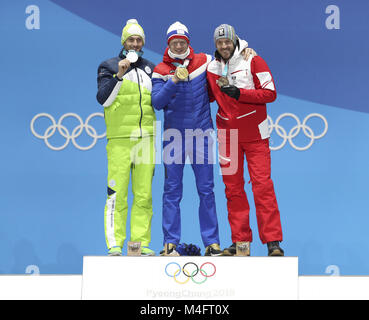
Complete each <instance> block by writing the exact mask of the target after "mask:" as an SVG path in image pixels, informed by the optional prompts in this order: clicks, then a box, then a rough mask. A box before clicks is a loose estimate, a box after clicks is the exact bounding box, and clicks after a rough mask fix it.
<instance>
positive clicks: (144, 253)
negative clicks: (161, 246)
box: [141, 247, 155, 257]
mask: <svg viewBox="0 0 369 320" xmlns="http://www.w3.org/2000/svg"><path fill="white" fill-rule="evenodd" d="M141 256H143V257H149V256H155V252H154V251H153V250H151V249H149V248H148V247H141Z"/></svg>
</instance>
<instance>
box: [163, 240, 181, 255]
mask: <svg viewBox="0 0 369 320" xmlns="http://www.w3.org/2000/svg"><path fill="white" fill-rule="evenodd" d="M176 247H177V246H176V245H175V244H174V243H166V244H165V245H164V250H162V251H160V255H161V256H171V257H179V256H180V254H179V253H178V252H177V251H176Z"/></svg>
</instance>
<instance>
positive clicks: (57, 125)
mask: <svg viewBox="0 0 369 320" xmlns="http://www.w3.org/2000/svg"><path fill="white" fill-rule="evenodd" d="M40 117H45V118H48V119H50V121H51V125H50V126H49V127H48V128H47V129H46V130H45V132H44V134H43V135H41V134H38V133H37V132H36V131H35V128H34V123H35V121H36V120H37V119H38V118H40ZM68 117H74V118H76V119H77V120H78V121H79V125H78V126H76V127H75V128H74V129H73V131H72V133H70V132H69V130H68V129H67V128H66V127H65V126H63V125H62V122H63V120H64V119H65V118H68ZM93 117H102V118H104V114H103V113H99V112H96V113H93V114H91V115H89V116H88V117H87V119H86V121H85V122H84V123H83V121H82V119H81V117H80V116H79V115H78V114H76V113H66V114H64V115H63V116H61V118H60V119H59V121H58V123H56V121H55V119H54V118H53V116H51V115H50V114H48V113H39V114H37V115H36V116H34V117H33V119H32V121H31V126H30V127H31V131H32V133H33V135H34V136H35V137H36V138H39V139H43V140H44V142H45V144H46V145H47V146H48V147H49V148H50V149H51V150H55V151H60V150H63V149H64V148H65V147H66V146H67V145H68V144H69V142H70V140H72V143H73V145H74V146H75V147H76V148H77V149H79V150H83V151H85V150H89V149H91V148H93V147H94V146H95V144H96V142H97V139H101V138H104V137H105V136H106V132H104V133H102V134H100V135H99V134H97V132H96V130H95V128H94V127H92V126H91V125H89V122H90V120H91V119H92V118H93ZM56 129H58V132H59V133H60V134H61V135H62V136H63V137H64V138H65V139H66V140H65V143H64V144H63V145H61V146H59V147H55V146H52V145H51V144H50V142H49V140H48V139H49V138H50V137H51V136H53V135H54V133H55V131H56ZM83 129H86V133H87V134H88V135H89V136H90V137H91V138H93V141H92V143H91V144H90V145H89V146H87V147H83V146H80V145H79V144H78V143H77V142H76V140H75V139H76V138H77V137H79V136H80V135H81V133H82V131H83Z"/></svg>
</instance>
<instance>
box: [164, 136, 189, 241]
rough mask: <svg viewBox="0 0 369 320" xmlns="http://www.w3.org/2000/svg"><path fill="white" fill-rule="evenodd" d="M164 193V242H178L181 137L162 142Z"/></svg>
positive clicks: (179, 235) (182, 148) (181, 158)
mask: <svg viewBox="0 0 369 320" xmlns="http://www.w3.org/2000/svg"><path fill="white" fill-rule="evenodd" d="M163 147H164V154H163V161H164V170H165V180H164V193H163V222H162V227H163V234H164V243H174V244H176V245H177V244H179V242H180V239H181V211H180V202H181V200H182V192H183V169H184V163H185V157H184V146H183V145H182V139H179V140H177V141H176V140H174V141H173V142H164V144H163Z"/></svg>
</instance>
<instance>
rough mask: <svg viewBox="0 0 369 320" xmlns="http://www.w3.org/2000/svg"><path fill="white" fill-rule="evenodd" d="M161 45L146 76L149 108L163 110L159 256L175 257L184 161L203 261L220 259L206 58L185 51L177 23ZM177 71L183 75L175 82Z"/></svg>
mask: <svg viewBox="0 0 369 320" xmlns="http://www.w3.org/2000/svg"><path fill="white" fill-rule="evenodd" d="M167 40H168V48H167V49H166V51H165V53H164V57H163V62H161V63H160V64H159V65H157V66H156V67H155V69H154V72H153V75H152V84H153V88H152V104H153V106H154V108H155V109H157V110H164V129H165V133H164V144H163V146H164V155H163V160H164V166H165V183H164V195H163V232H164V244H165V247H164V251H163V252H162V254H163V255H175V254H176V251H175V248H176V246H177V245H178V244H179V242H180V237H181V216H180V215H181V213H180V201H181V199H182V189H183V185H182V180H183V169H184V165H185V160H186V157H189V158H190V160H191V166H192V169H193V171H194V174H195V179H196V187H197V191H198V194H199V197H200V207H199V219H200V229H201V236H202V240H203V243H204V245H205V247H206V250H205V255H212V256H216V255H221V254H222V251H221V250H220V247H219V235H218V220H217V214H216V207H215V196H214V192H213V188H214V178H213V161H212V159H211V158H212V149H213V148H212V146H213V138H212V132H213V123H212V120H211V114H210V104H209V96H208V89H207V83H206V68H207V65H208V63H209V62H210V61H211V60H212V57H211V56H210V55H206V54H203V53H199V54H196V53H194V51H193V49H192V48H191V47H190V46H189V34H188V29H187V28H186V26H184V25H183V24H181V23H179V22H176V23H174V24H172V25H171V26H170V27H169V29H168V31H167ZM179 69H181V70H182V72H184V76H183V77H181V79H180V78H179V77H178V76H179V74H178V73H177V71H178V70H179ZM186 70H187V71H186ZM168 150H169V151H168ZM166 151H167V152H166ZM186 214H191V213H186Z"/></svg>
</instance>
